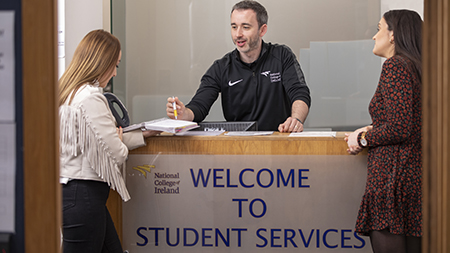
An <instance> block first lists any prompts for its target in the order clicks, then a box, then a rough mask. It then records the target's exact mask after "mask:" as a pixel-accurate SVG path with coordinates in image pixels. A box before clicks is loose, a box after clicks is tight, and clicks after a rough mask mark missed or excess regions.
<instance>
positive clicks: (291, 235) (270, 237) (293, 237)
mask: <svg viewBox="0 0 450 253" xmlns="http://www.w3.org/2000/svg"><path fill="white" fill-rule="evenodd" d="M352 234H353V236H354V238H355V239H356V240H357V241H358V242H357V243H351V242H350V240H351V239H352V237H351V236H348V235H352ZM314 235H315V236H314ZM256 236H257V237H258V238H259V239H260V240H261V241H262V242H261V243H257V244H256V247H258V248H265V247H271V248H281V247H284V248H289V247H294V248H299V247H302V248H303V247H304V248H310V247H314V246H313V245H314V244H312V242H313V238H314V240H315V247H316V248H321V247H322V244H323V246H324V247H325V248H329V249H334V248H338V247H340V248H350V249H351V248H355V249H361V248H363V247H364V246H365V245H366V241H365V240H364V239H363V238H361V237H360V236H359V235H358V234H357V233H356V232H352V230H351V229H342V230H340V231H339V230H338V229H327V230H325V231H324V232H323V234H321V231H320V229H311V231H303V230H302V229H298V232H297V231H296V230H294V229H281V228H272V229H266V228H260V229H258V230H257V231H256ZM298 237H300V238H301V240H299V239H297V238H298ZM339 239H340V240H339ZM296 241H297V242H296ZM331 241H332V242H333V243H331ZM269 243H270V245H269Z"/></svg>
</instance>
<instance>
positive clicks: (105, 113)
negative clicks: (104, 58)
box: [59, 85, 145, 201]
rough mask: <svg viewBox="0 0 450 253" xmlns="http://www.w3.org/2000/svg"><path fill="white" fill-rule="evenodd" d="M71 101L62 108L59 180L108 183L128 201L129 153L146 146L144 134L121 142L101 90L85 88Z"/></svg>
mask: <svg viewBox="0 0 450 253" xmlns="http://www.w3.org/2000/svg"><path fill="white" fill-rule="evenodd" d="M69 97H70V96H69ZM68 101H69V99H67V101H66V103H65V104H64V105H62V106H60V107H59V118H60V152H61V153H60V167H61V170H60V177H61V178H69V179H82V180H96V181H103V182H106V183H108V185H109V186H110V187H111V188H112V189H113V190H116V191H117V192H118V193H119V194H120V196H121V197H122V199H123V200H124V201H128V200H129V199H130V195H129V193H128V190H127V188H126V186H125V181H124V175H125V171H124V170H125V161H126V159H127V156H128V150H129V149H134V148H137V147H140V146H143V145H145V142H144V137H143V136H142V132H141V131H140V130H136V131H133V132H128V133H124V134H123V142H122V141H121V140H120V138H119V135H118V134H117V132H116V120H115V119H114V116H113V115H112V113H111V110H110V109H109V106H108V102H107V100H106V98H105V96H104V95H103V94H102V88H99V87H94V86H92V85H85V86H83V87H81V88H80V89H79V90H78V91H77V93H76V95H75V97H74V99H73V100H72V102H71V104H70V105H69V104H68Z"/></svg>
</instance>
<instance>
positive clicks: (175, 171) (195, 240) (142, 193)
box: [108, 132, 371, 253]
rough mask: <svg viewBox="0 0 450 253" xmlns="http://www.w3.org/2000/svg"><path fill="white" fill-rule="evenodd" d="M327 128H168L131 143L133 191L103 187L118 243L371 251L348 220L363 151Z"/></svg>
mask: <svg viewBox="0 0 450 253" xmlns="http://www.w3.org/2000/svg"><path fill="white" fill-rule="evenodd" d="M346 149H347V145H346V142H345V141H344V133H337V134H336V137H290V136H289V134H285V133H278V132H275V133H274V134H272V135H268V136H225V135H223V134H222V135H219V136H169V135H161V136H157V137H152V138H149V139H148V140H147V145H146V146H145V147H141V148H139V149H136V150H133V151H131V152H130V156H129V159H128V162H127V168H126V172H127V174H126V181H127V187H128V189H129V191H130V195H131V197H132V199H131V200H130V201H129V202H127V203H123V204H122V202H121V200H120V198H119V197H118V195H117V194H115V193H114V194H111V197H110V199H109V202H108V207H109V209H110V212H111V215H112V216H113V219H114V221H115V224H116V227H117V229H118V231H119V234H120V235H121V239H122V241H123V246H124V250H129V251H130V252H133V253H135V252H136V253H138V252H241V251H242V252H255V251H258V252H259V251H263V252H279V251H280V250H282V251H283V252H299V251H301V252H331V251H333V252H336V251H337V252H353V251H355V252H356V251H358V252H371V251H370V242H369V240H368V239H367V238H365V237H362V236H359V235H357V234H355V233H354V232H353V231H354V222H355V220H356V214H357V211H358V208H359V203H360V199H361V196H362V194H363V192H364V185H365V179H366V159H367V155H366V153H362V154H360V155H357V156H351V155H348V154H347V152H346Z"/></svg>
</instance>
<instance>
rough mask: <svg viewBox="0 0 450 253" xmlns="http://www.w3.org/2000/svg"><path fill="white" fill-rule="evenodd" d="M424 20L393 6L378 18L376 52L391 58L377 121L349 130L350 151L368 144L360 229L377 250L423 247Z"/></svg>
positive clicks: (377, 98)
mask: <svg viewBox="0 0 450 253" xmlns="http://www.w3.org/2000/svg"><path fill="white" fill-rule="evenodd" d="M422 23H423V22H422V20H421V18H420V16H419V15H418V14H417V13H416V12H414V11H409V10H391V11H388V12H386V13H385V14H384V15H383V18H382V19H381V20H380V22H379V23H378V32H377V34H376V35H375V36H374V37H373V40H375V46H374V49H373V53H374V54H375V55H377V56H380V57H384V58H386V61H385V62H384V64H383V68H382V72H381V76H380V80H379V83H378V87H377V89H376V91H375V94H374V96H373V98H372V100H371V102H370V105H369V112H370V115H371V117H372V124H371V125H370V126H366V127H363V128H360V129H358V130H356V131H354V132H353V133H351V134H347V135H346V138H345V140H346V141H347V144H348V149H347V151H348V153H350V154H358V153H359V152H360V151H361V150H362V149H363V148H368V168H367V169H368V171H367V182H366V189H365V192H364V196H363V199H362V202H361V206H360V210H359V213H358V219H357V222H356V232H358V233H359V234H361V235H368V236H370V241H371V244H372V248H373V251H374V252H375V253H378V252H383V253H388V252H395V253H406V252H408V253H410V252H421V240H420V238H421V236H422V208H421V204H422V202H421V197H422V193H421V187H422V164H421V158H422V147H421V44H422V43H421V41H422Z"/></svg>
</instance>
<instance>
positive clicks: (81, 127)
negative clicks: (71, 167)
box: [59, 104, 131, 201]
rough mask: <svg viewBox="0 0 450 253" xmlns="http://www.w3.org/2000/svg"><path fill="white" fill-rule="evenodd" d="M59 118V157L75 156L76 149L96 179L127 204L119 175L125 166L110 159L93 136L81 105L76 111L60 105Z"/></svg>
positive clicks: (95, 136) (120, 175) (94, 132)
mask: <svg viewBox="0 0 450 253" xmlns="http://www.w3.org/2000/svg"><path fill="white" fill-rule="evenodd" d="M59 117H60V124H61V125H60V149H61V153H62V154H69V155H72V156H78V155H80V154H79V153H78V147H79V148H80V150H81V154H83V155H85V157H86V159H87V161H88V162H89V164H90V165H91V168H92V169H93V170H94V171H95V172H96V173H97V174H98V175H99V177H100V178H102V179H103V180H104V181H105V182H106V183H108V185H109V186H110V188H111V189H113V190H115V191H117V192H118V193H119V195H120V196H121V197H122V199H123V201H128V200H129V199H130V198H131V197H130V195H129V193H128V190H127V188H126V186H125V181H124V178H123V176H122V173H121V168H125V163H122V164H118V162H117V161H116V159H115V158H114V157H113V156H112V154H111V152H110V151H109V150H108V149H109V148H108V146H107V145H106V144H105V142H104V141H103V140H102V139H101V138H100V137H99V135H98V134H97V133H96V129H95V127H94V126H93V125H92V124H91V123H92V122H91V120H90V119H89V117H88V115H86V113H85V109H84V108H83V105H82V104H80V105H79V106H77V107H76V108H74V107H71V106H68V105H62V106H60V109H59Z"/></svg>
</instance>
